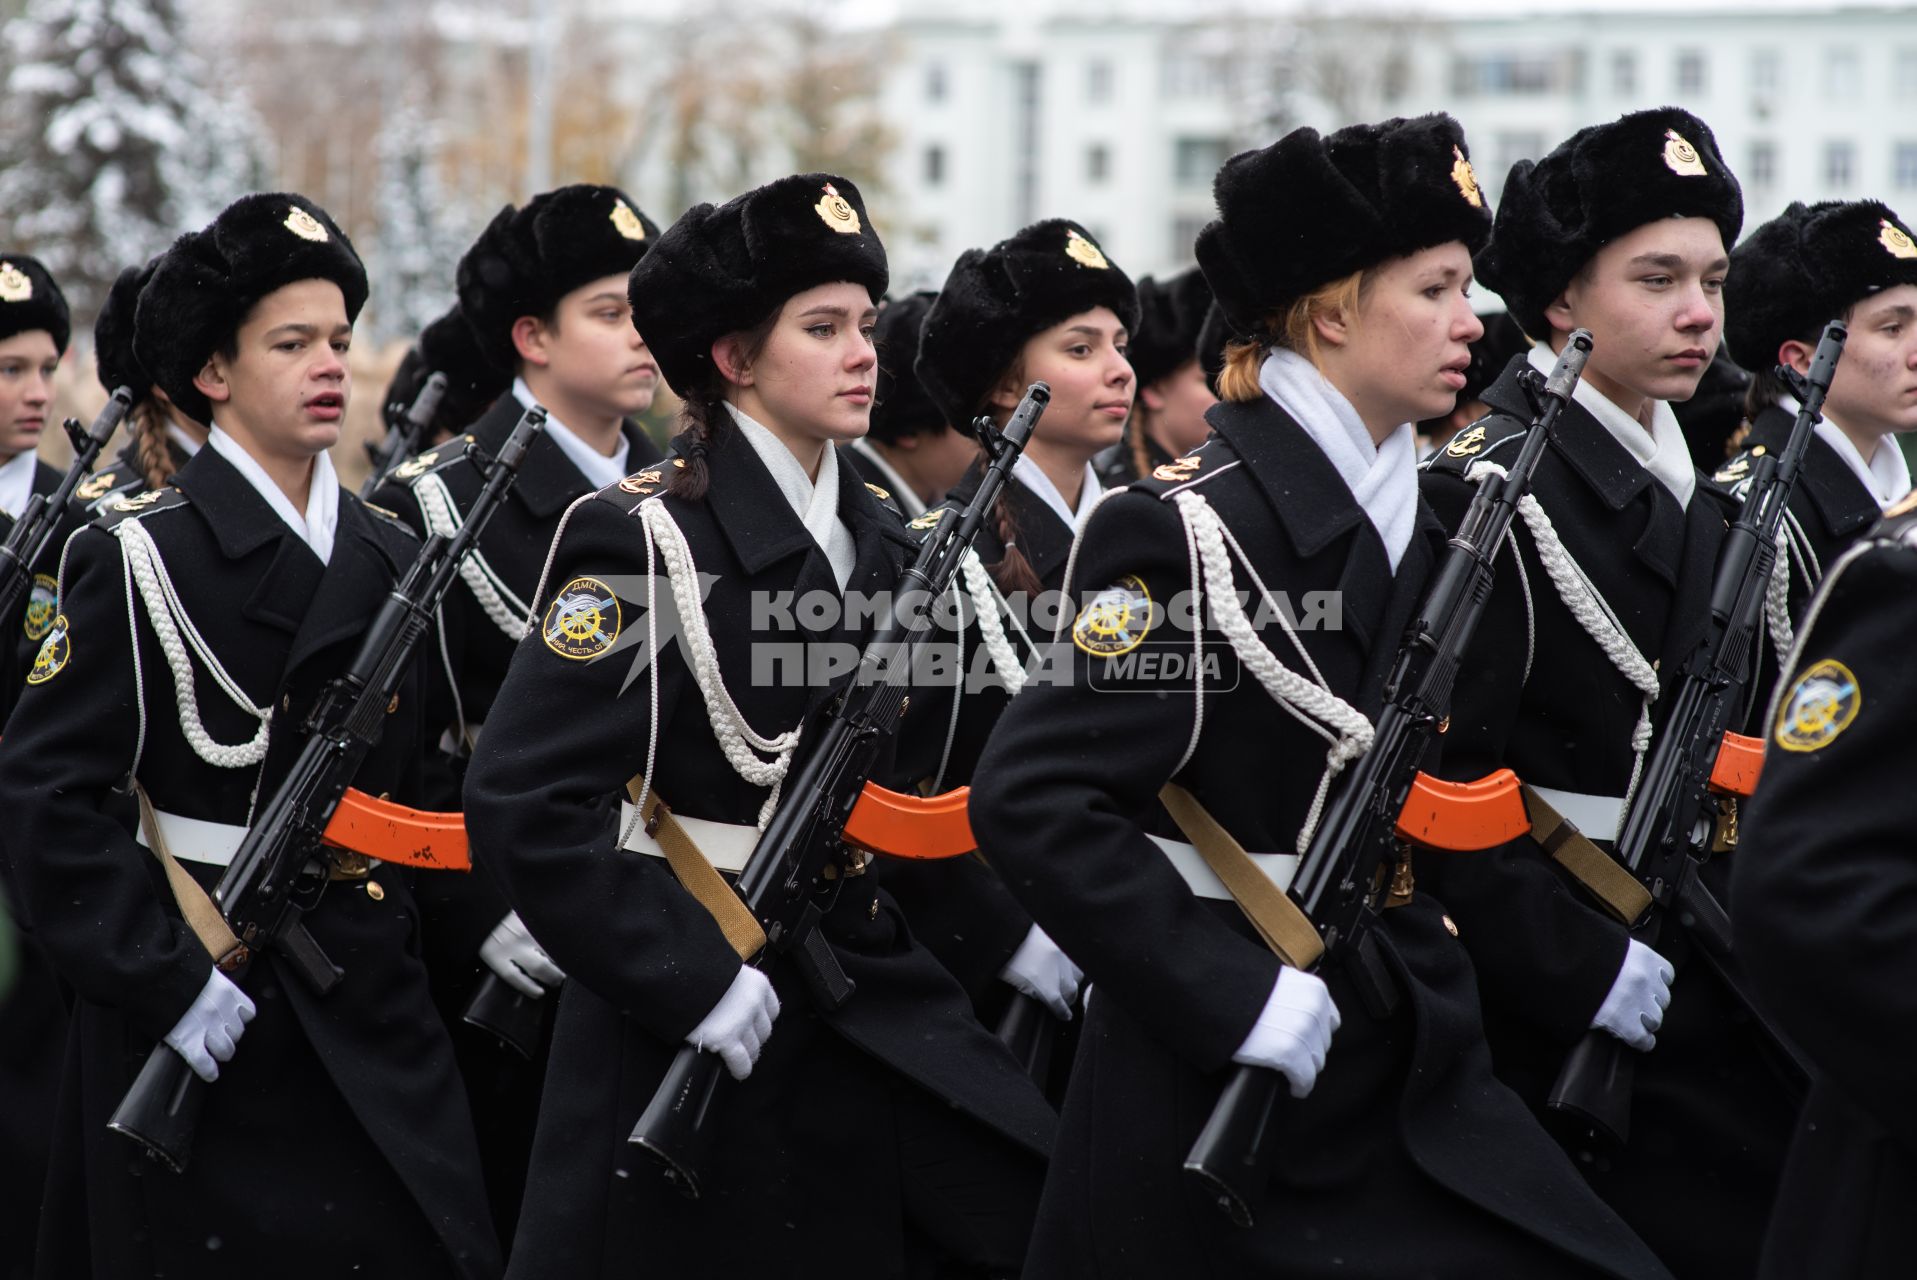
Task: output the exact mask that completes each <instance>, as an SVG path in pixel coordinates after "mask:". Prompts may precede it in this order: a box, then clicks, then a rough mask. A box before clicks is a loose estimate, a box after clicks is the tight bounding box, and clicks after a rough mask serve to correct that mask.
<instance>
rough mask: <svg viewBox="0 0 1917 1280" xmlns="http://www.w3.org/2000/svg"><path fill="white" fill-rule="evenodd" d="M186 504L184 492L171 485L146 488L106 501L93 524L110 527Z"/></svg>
mask: <svg viewBox="0 0 1917 1280" xmlns="http://www.w3.org/2000/svg"><path fill="white" fill-rule="evenodd" d="M186 505H187V497H186V494H184V493H182V492H181V491H180V490H178V489H175V488H174V487H173V486H172V485H167V486H165V487H164V488H159V489H148V490H147V491H146V492H145V493H138V494H132V495H130V496H128V497H124V498H115V499H113V500H112V501H111V502H108V503H107V504H106V507H105V508H104V509H103V510H102V511H101V512H100V515H99V517H98V518H97V519H95V520H94V522H93V525H94V527H95V528H96V529H111V528H112V527H113V526H114V525H116V524H119V523H120V522H121V521H123V520H138V519H141V518H142V517H145V516H150V515H152V514H153V513H154V512H156V511H170V510H172V509H173V508H174V507H184V506H186Z"/></svg>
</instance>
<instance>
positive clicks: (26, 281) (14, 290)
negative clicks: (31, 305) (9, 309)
mask: <svg viewBox="0 0 1917 1280" xmlns="http://www.w3.org/2000/svg"><path fill="white" fill-rule="evenodd" d="M32 296H33V279H32V277H30V276H28V275H27V273H26V272H24V271H22V270H20V268H18V267H16V266H14V265H13V264H12V263H11V262H0V302H25V301H26V300H27V299H29V298H31V297H32Z"/></svg>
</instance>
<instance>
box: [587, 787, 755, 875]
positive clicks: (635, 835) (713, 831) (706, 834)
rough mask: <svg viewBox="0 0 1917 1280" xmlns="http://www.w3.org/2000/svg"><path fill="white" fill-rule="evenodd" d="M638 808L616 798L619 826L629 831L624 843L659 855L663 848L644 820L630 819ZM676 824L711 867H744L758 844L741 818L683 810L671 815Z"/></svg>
mask: <svg viewBox="0 0 1917 1280" xmlns="http://www.w3.org/2000/svg"><path fill="white" fill-rule="evenodd" d="M637 812H638V811H637V810H636V809H634V808H633V807H632V802H631V801H630V800H621V801H620V802H619V829H620V830H621V831H624V830H626V829H627V828H628V827H630V828H631V830H632V834H631V835H629V836H627V837H626V840H625V847H626V848H628V849H631V850H632V851H633V852H634V853H643V854H646V855H647V856H649V857H653V858H663V857H665V856H666V851H665V850H664V849H661V848H660V847H659V842H658V841H657V840H655V839H653V838H652V837H651V836H649V835H647V834H646V824H645V823H643V822H635V821H633V815H634V814H635V813H637ZM672 816H673V818H674V819H676V820H677V821H678V823H679V825H680V826H681V827H683V828H685V832H686V835H688V836H690V837H691V838H692V843H693V844H695V845H697V846H698V849H699V852H700V853H703V854H704V855H705V856H706V861H707V862H710V863H711V864H712V866H713V869H714V870H717V871H730V872H733V873H734V874H737V873H738V872H740V871H743V870H745V864H746V859H747V858H749V857H751V856H752V851H753V850H754V849H755V848H757V847H758V844H759V829H758V828H757V827H754V826H749V825H747V824H745V823H741V822H714V821H712V820H711V819H710V818H688V817H686V815H685V814H683V813H675V814H673V815H672Z"/></svg>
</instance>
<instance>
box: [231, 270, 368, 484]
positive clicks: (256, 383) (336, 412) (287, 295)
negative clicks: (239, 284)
mask: <svg viewBox="0 0 1917 1280" xmlns="http://www.w3.org/2000/svg"><path fill="white" fill-rule="evenodd" d="M352 345H353V326H352V323H351V322H350V321H348V320H347V318H346V300H345V298H344V297H343V296H342V295H341V294H340V291H339V286H338V285H336V284H334V283H333V282H332V281H330V280H298V281H295V282H294V283H292V284H289V285H285V286H283V287H281V288H279V289H275V290H274V291H273V292H272V293H269V294H267V295H266V296H265V297H264V298H261V299H260V300H259V302H258V303H256V304H254V307H253V310H252V312H251V313H250V314H249V315H248V316H247V317H246V319H245V321H244V322H242V323H241V325H240V330H239V333H238V335H237V336H236V338H235V348H236V350H235V354H234V356H233V358H232V359H230V360H229V359H228V358H227V357H226V356H224V355H221V354H219V353H215V354H214V356H213V358H212V359H211V360H209V361H207V364H206V368H205V369H202V370H201V371H200V376H199V377H198V378H197V379H195V382H194V385H196V386H197V387H199V389H200V391H201V392H202V393H203V394H205V396H206V397H207V399H209V400H211V401H212V402H213V418H214V421H215V422H216V424H217V425H219V426H220V427H222V428H223V429H225V430H226V431H227V433H228V434H230V435H232V436H233V437H234V438H235V439H237V440H239V441H240V443H241V444H242V445H244V446H246V447H247V448H248V450H249V451H257V452H264V453H267V454H271V455H274V456H276V457H282V458H290V459H300V458H311V457H313V456H314V455H316V454H319V453H322V452H324V451H325V450H327V449H330V448H332V447H333V446H334V445H335V444H337V443H338V442H339V433H340V424H341V423H342V422H344V421H345V418H346V404H347V401H348V400H349V399H350V398H351V396H352V393H353V374H352V371H351V370H350V369H348V368H347V365H346V353H347V351H348V350H349V349H350V348H351V347H352Z"/></svg>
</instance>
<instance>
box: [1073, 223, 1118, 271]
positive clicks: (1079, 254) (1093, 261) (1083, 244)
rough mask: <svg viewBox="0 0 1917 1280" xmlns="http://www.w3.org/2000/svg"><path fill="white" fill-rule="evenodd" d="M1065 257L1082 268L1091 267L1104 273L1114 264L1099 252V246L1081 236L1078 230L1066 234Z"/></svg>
mask: <svg viewBox="0 0 1917 1280" xmlns="http://www.w3.org/2000/svg"><path fill="white" fill-rule="evenodd" d="M1065 256H1066V257H1068V258H1070V259H1071V260H1072V261H1073V262H1076V263H1077V264H1078V265H1079V266H1081V267H1090V268H1092V269H1093V270H1094V271H1104V270H1106V269H1107V268H1109V267H1110V266H1111V265H1112V264H1111V263H1110V262H1109V261H1107V260H1106V257H1105V255H1104V254H1103V253H1101V252H1099V248H1098V246H1097V245H1095V244H1093V243H1092V242H1091V241H1090V240H1087V239H1086V238H1085V237H1084V236H1082V235H1080V234H1079V233H1078V232H1077V230H1076V229H1074V230H1070V231H1067V232H1066V233H1065Z"/></svg>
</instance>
